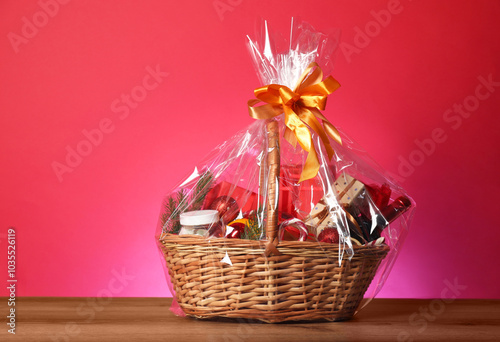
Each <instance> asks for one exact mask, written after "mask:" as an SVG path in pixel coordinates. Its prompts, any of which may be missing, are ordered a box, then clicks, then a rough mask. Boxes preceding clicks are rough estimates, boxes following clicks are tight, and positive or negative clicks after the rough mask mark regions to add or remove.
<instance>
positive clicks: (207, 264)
mask: <svg viewBox="0 0 500 342" xmlns="http://www.w3.org/2000/svg"><path fill="white" fill-rule="evenodd" d="M161 242H162V247H163V248H162V249H163V253H164V255H165V260H166V262H167V266H168V269H169V273H170V278H171V281H172V284H173V286H174V290H175V292H176V299H177V301H178V303H179V305H180V306H181V308H182V309H183V311H184V312H185V313H186V314H187V315H188V316H194V317H197V318H211V317H229V318H247V319H257V320H261V321H265V322H271V323H273V322H283V321H292V320H330V321H337V320H345V319H349V318H351V317H352V315H353V314H354V312H355V311H356V309H357V307H358V306H359V304H360V302H361V300H362V298H363V294H364V293H365V291H366V290H367V288H368V286H369V285H370V282H371V281H372V279H373V277H374V275H375V272H376V269H377V267H378V265H379V263H380V261H381V260H382V259H383V258H384V257H385V255H386V254H387V252H388V250H389V248H388V247H387V246H377V247H373V246H371V247H365V246H355V247H354V253H355V254H354V256H353V257H352V259H351V260H347V258H345V257H344V260H343V261H342V264H341V265H339V263H338V253H339V251H338V246H337V245H336V244H323V243H317V242H295V241H291V242H287V241H282V242H280V244H279V251H280V252H281V253H282V254H281V255H278V256H269V257H265V256H264V251H265V241H251V240H241V239H226V238H218V239H212V240H207V239H204V238H201V237H194V236H178V235H167V236H166V237H165V238H164V239H162V240H161ZM224 258H225V259H224ZM223 259H224V261H222V260H223ZM229 261H230V263H232V265H230V264H229V263H228V262H229Z"/></svg>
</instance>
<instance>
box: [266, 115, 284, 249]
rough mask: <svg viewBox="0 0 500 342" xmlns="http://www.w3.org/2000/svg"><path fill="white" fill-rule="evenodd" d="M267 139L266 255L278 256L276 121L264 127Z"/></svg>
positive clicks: (277, 137) (278, 169)
mask: <svg viewBox="0 0 500 342" xmlns="http://www.w3.org/2000/svg"><path fill="white" fill-rule="evenodd" d="M266 130H267V138H268V154H267V163H268V181H267V202H266V212H267V222H266V238H267V246H266V252H265V254H266V255H269V254H271V253H273V254H276V255H280V254H281V253H280V252H279V251H278V250H277V248H276V247H277V246H278V243H279V239H278V203H279V177H280V143H279V138H280V133H279V125H278V121H276V120H274V119H271V120H270V121H269V122H268V123H267V126H266Z"/></svg>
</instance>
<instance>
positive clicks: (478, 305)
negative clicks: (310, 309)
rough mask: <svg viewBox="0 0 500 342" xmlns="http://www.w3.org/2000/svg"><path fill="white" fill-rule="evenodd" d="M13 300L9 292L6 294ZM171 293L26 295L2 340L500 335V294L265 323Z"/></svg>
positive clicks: (376, 305)
mask: <svg viewBox="0 0 500 342" xmlns="http://www.w3.org/2000/svg"><path fill="white" fill-rule="evenodd" d="M0 301H1V303H7V298H0ZM170 303H171V299H170V298H52V297H29V298H26V297H21V298H17V302H16V334H15V335H12V334H9V333H8V332H7V329H8V326H7V325H6V324H5V320H6V318H5V317H6V315H5V313H6V312H7V311H8V307H7V305H6V304H4V305H5V306H4V309H2V311H1V312H2V317H3V319H2V320H3V324H2V327H1V331H0V341H99V342H104V341H119V342H125V341H183V342H184V341H186V342H188V341H229V342H233V341H234V342H237V341H259V342H264V341H301V342H305V341H370V342H376V341H500V300H455V301H452V300H451V301H449V302H448V303H444V302H442V301H440V300H412V299H404V300H399V299H375V300H373V302H372V303H370V304H369V305H368V306H367V307H366V308H365V309H364V310H362V311H360V312H359V314H357V315H356V316H355V317H354V318H353V319H352V320H351V321H347V322H334V323H332V322H322V323H301V324H296V323H284V324H262V323H251V322H244V321H241V322H238V321H229V322H228V321H200V320H195V319H189V318H182V317H177V316H174V315H173V314H172V313H171V312H170V311H169V309H168V308H169V307H170Z"/></svg>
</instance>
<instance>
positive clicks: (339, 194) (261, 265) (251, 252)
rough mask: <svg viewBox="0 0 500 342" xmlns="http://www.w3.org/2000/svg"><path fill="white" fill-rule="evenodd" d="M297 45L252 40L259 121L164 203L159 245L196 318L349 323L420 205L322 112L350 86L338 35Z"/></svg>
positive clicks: (379, 280)
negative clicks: (338, 72)
mask: <svg viewBox="0 0 500 342" xmlns="http://www.w3.org/2000/svg"><path fill="white" fill-rule="evenodd" d="M290 37H291V38H290V41H289V44H288V45H289V47H288V48H287V49H286V50H285V51H276V46H279V44H275V41H274V40H273V39H272V36H271V35H269V30H268V27H267V23H265V26H264V29H263V34H262V38H261V39H249V46H250V51H251V54H252V57H253V59H254V61H255V65H256V69H257V71H258V74H259V76H260V77H261V80H262V82H263V84H265V85H264V86H262V87H260V88H257V89H255V91H254V94H255V99H251V100H249V101H248V111H249V113H250V115H251V116H252V117H254V118H255V119H257V120H256V121H255V122H254V123H253V124H252V125H250V126H249V127H247V129H245V130H242V131H240V132H238V133H237V134H236V135H234V136H233V137H232V138H230V139H229V140H227V141H226V142H224V143H223V144H222V145H220V146H218V147H217V148H216V149H215V150H214V152H213V153H212V154H211V155H210V156H209V157H207V158H206V159H205V160H204V161H203V162H201V163H200V164H199V165H198V166H196V167H195V169H194V172H193V173H192V174H191V175H190V176H189V177H187V178H186V179H185V180H184V181H183V182H182V183H181V184H180V185H179V186H178V187H177V188H176V189H174V190H173V191H172V192H171V193H170V194H169V195H167V196H166V198H165V201H164V203H163V207H162V212H161V215H160V222H159V227H158V231H157V234H156V238H157V240H158V242H159V246H160V249H161V251H162V255H163V257H164V258H165V261H166V266H167V270H168V271H167V272H168V276H167V278H169V285H171V290H172V291H173V293H175V300H176V302H177V305H178V306H179V308H180V309H181V310H182V313H184V314H186V315H188V316H192V317H197V318H212V317H229V318H248V319H258V320H261V321H265V322H283V321H293V320H330V321H335V320H345V319H349V318H351V317H352V316H353V315H354V313H355V312H356V310H357V309H358V307H359V306H360V303H361V301H362V299H363V297H364V296H365V295H366V296H367V297H368V298H372V297H373V296H374V295H375V294H376V293H377V292H378V291H379V290H380V288H381V287H382V285H383V283H384V281H385V279H386V277H387V275H388V273H389V271H390V269H391V266H392V264H393V262H394V260H395V258H396V256H397V254H398V252H399V250H400V246H401V243H402V241H403V239H404V236H405V233H406V231H407V229H408V226H409V221H410V220H411V216H412V213H413V210H414V207H415V203H414V202H413V200H412V199H411V198H410V197H409V196H408V195H407V194H406V193H405V192H404V190H403V189H402V188H401V187H400V186H399V185H397V184H396V183H395V182H394V181H393V180H392V179H390V177H388V176H386V175H385V173H384V171H382V170H381V169H380V168H379V167H378V166H377V165H376V164H375V163H374V162H372V161H371V159H369V158H368V157H367V156H366V153H365V152H364V151H363V150H362V149H361V148H360V147H359V146H357V145H356V144H355V143H354V142H353V141H352V139H350V138H348V137H347V136H346V135H345V134H344V133H342V132H341V131H340V130H338V129H337V128H335V126H334V125H333V124H331V123H330V121H329V120H328V119H327V118H326V117H325V116H324V114H323V113H322V112H323V111H324V110H325V108H326V99H327V97H329V96H330V94H332V93H333V92H334V91H336V90H337V89H338V88H339V86H340V85H339V83H338V82H337V81H336V80H335V79H334V78H333V77H331V76H325V73H324V70H323V66H325V67H326V69H327V70H328V68H329V67H331V64H332V55H331V54H332V51H333V50H334V49H335V48H336V45H337V43H338V35H336V34H330V35H326V34H323V33H320V32H317V31H315V30H314V29H313V28H312V27H311V26H310V25H308V24H306V23H303V22H294V23H293V25H292V33H291V35H290ZM370 284H371V285H372V286H371V287H370ZM369 288H370V291H368V293H367V290H368V289H369ZM179 314H180V312H179Z"/></svg>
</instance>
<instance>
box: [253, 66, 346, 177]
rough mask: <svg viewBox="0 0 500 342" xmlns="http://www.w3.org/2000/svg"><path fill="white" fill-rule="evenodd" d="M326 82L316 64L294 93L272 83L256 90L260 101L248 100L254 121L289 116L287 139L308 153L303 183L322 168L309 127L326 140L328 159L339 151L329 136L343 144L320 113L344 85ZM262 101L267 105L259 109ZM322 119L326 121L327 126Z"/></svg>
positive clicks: (333, 80)
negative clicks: (331, 142)
mask: <svg viewBox="0 0 500 342" xmlns="http://www.w3.org/2000/svg"><path fill="white" fill-rule="evenodd" d="M322 79H323V71H322V70H321V68H320V67H319V66H318V64H317V63H315V62H313V63H311V64H309V66H308V67H307V69H306V70H305V71H304V73H303V74H302V76H300V79H299V82H298V83H297V86H296V87H295V89H294V90H293V91H292V90H290V88H288V87H286V86H284V85H279V84H269V85H267V86H264V87H260V88H257V89H255V90H254V94H255V97H256V99H252V100H249V101H248V111H249V114H250V116H251V117H252V118H254V119H271V118H274V117H276V116H278V115H281V114H282V113H283V112H284V113H285V125H286V130H285V134H284V137H285V139H286V140H287V141H288V142H289V143H290V144H292V146H293V147H296V146H297V142H298V143H299V145H300V146H301V147H302V149H303V150H304V151H306V152H308V155H307V159H306V163H305V165H304V169H303V171H302V174H301V175H300V180H299V182H302V181H303V180H306V179H311V178H314V177H315V176H316V175H317V174H318V171H319V166H320V164H319V160H318V155H317V153H316V149H315V147H314V143H313V139H312V136H311V132H310V131H309V129H308V127H307V126H309V127H311V128H312V129H313V130H314V131H315V132H316V133H317V134H318V135H319V137H320V138H321V140H322V141H323V144H324V146H325V148H326V151H327V153H328V158H330V159H331V158H332V157H333V155H334V153H335V152H334V151H333V148H332V146H331V145H330V141H329V140H328V137H327V135H329V136H330V137H331V138H332V139H333V140H335V141H336V142H338V143H339V144H342V140H341V139H340V134H339V131H338V130H337V129H336V128H335V127H334V126H333V125H332V124H331V123H330V121H328V119H327V118H326V117H324V116H323V114H321V112H320V111H321V110H324V109H325V106H326V98H327V96H328V95H330V94H331V93H333V92H334V91H335V90H337V89H338V88H339V87H340V84H339V82H337V80H335V79H334V78H333V77H332V76H328V77H327V78H325V79H324V80H323V81H321V80H322ZM259 102H265V103H267V104H264V105H261V106H257V107H256V106H255V105H257V104H258V103H259ZM318 119H321V120H322V122H323V125H321V124H320V123H319V121H318Z"/></svg>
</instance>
